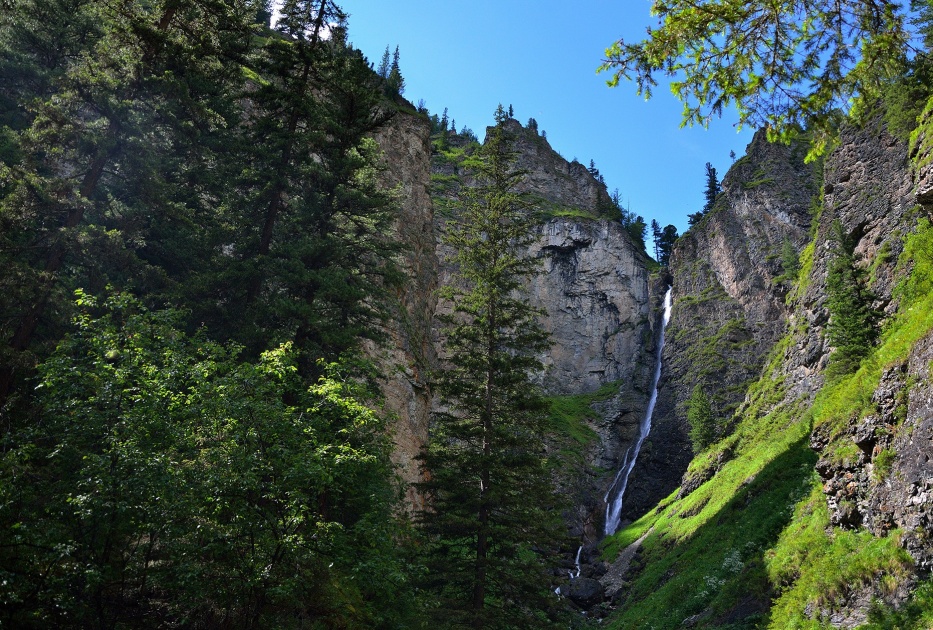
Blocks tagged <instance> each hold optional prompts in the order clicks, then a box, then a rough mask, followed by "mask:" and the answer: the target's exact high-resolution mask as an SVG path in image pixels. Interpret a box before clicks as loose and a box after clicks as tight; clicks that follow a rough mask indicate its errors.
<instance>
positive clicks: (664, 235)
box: [658, 225, 680, 267]
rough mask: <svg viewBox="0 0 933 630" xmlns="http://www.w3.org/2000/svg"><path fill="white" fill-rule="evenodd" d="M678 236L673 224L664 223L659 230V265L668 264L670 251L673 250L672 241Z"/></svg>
mask: <svg viewBox="0 0 933 630" xmlns="http://www.w3.org/2000/svg"><path fill="white" fill-rule="evenodd" d="M679 236H680V235H679V234H678V233H677V226H675V225H666V226H664V229H663V230H661V235H660V237H659V238H658V262H659V263H661V266H663V267H667V266H668V264H670V262H671V252H672V251H674V243H675V242H676V241H677V239H678V238H679Z"/></svg>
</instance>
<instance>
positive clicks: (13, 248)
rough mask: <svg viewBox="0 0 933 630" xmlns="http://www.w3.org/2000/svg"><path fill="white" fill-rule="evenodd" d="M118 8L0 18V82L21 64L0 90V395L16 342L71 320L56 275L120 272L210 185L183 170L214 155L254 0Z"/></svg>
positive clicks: (190, 211)
mask: <svg viewBox="0 0 933 630" xmlns="http://www.w3.org/2000/svg"><path fill="white" fill-rule="evenodd" d="M124 9H125V10H120V11H112V10H110V9H109V8H108V6H106V3H95V2H67V1H66V0H61V1H58V0H56V2H55V3H53V4H52V5H51V6H49V5H48V3H45V2H44V1H43V2H35V1H28V2H22V3H17V4H16V5H15V6H14V7H13V8H12V10H11V11H12V15H11V18H12V19H9V20H7V19H4V20H3V21H2V23H0V45H2V46H3V47H4V50H3V54H2V55H0V57H2V58H3V62H0V63H2V65H3V66H4V68H3V69H2V70H0V75H2V76H0V82H2V83H7V82H9V81H11V79H14V77H16V76H17V75H19V74H21V72H20V70H24V69H25V70H26V76H27V77H28V79H27V80H25V81H22V80H16V83H18V85H19V87H18V88H17V89H16V90H13V91H11V92H6V98H13V99H16V100H18V102H17V104H16V106H15V107H14V108H12V110H11V113H13V112H15V114H13V115H14V116H15V118H16V120H15V123H14V124H15V125H16V129H17V130H18V138H17V141H16V154H17V159H16V160H15V162H16V163H15V164H11V165H10V166H11V170H10V171H8V172H7V174H6V176H5V180H6V182H7V184H6V185H4V187H3V190H2V192H0V197H2V199H0V206H2V209H0V212H2V213H3V215H4V216H5V217H9V218H13V217H16V221H15V225H9V226H8V227H9V228H10V229H9V230H8V231H7V230H4V233H3V234H2V235H0V261H2V263H0V264H2V265H3V267H4V269H5V270H6V273H5V276H4V279H3V280H2V281H0V288H2V289H0V290H2V291H3V293H4V295H5V298H6V299H5V301H4V308H2V311H3V312H2V313H0V322H2V324H0V334H2V335H3V343H4V345H5V348H4V351H2V352H0V354H2V355H3V356H0V404H2V400H3V398H5V396H6V394H7V393H8V391H9V389H10V387H11V385H12V383H13V379H14V374H15V367H16V366H17V365H24V364H28V363H30V362H31V360H29V359H24V358H23V355H24V353H28V351H30V350H31V348H32V347H33V346H34V345H35V343H34V342H35V341H36V338H37V337H38V338H39V339H40V340H41V339H48V338H49V337H54V336H55V335H56V334H58V331H57V330H56V327H58V326H61V325H62V324H64V322H63V321H62V319H65V320H67V317H66V318H61V317H60V314H61V313H62V312H67V310H68V308H70V307H69V306H68V300H67V296H68V295H69V293H70V290H71V289H73V288H75V285H72V286H70V287H69V286H65V283H63V280H66V281H71V282H74V283H75V284H76V283H78V282H80V283H81V284H84V285H85V286H88V285H93V286H97V287H101V286H102V285H103V284H105V283H106V282H109V281H121V282H124V281H126V280H127V278H128V277H132V276H133V274H135V273H139V272H140V271H141V266H142V265H140V264H139V261H138V259H137V256H140V255H146V254H148V253H149V252H143V251H142V250H143V247H141V246H140V243H144V242H145V241H146V240H147V239H148V237H149V236H150V234H148V233H147V232H146V229H147V228H149V227H150V225H151V224H152V223H158V222H162V221H163V220H165V219H167V218H168V215H172V216H174V218H176V219H179V221H178V223H179V224H183V225H192V224H196V222H195V221H193V218H194V216H196V215H197V213H198V211H199V210H200V208H199V207H198V206H199V205H200V204H199V202H197V201H196V196H195V195H192V194H191V193H192V190H193V188H196V187H200V188H201V190H200V192H201V199H204V198H207V197H210V193H208V194H207V195H205V194H204V193H205V192H206V189H205V187H204V184H205V182H204V181H198V183H197V184H195V185H192V184H193V182H194V181H195V180H198V179H199V178H200V176H201V175H203V174H204V172H205V171H204V170H202V169H201V165H203V164H204V162H208V161H210V159H209V158H207V157H206V154H208V153H210V150H211V149H212V148H215V147H214V146H212V145H213V142H214V139H215V138H216V135H217V134H215V133H214V130H216V129H223V128H225V127H227V126H228V123H230V122H231V121H230V120H229V119H228V118H227V115H228V113H229V109H228V110H226V111H225V105H224V104H223V103H224V101H227V102H230V101H231V100H232V99H227V98H225V97H228V96H230V94H231V91H230V86H229V79H230V77H231V67H235V66H237V62H238V61H239V58H240V57H241V55H242V54H243V51H244V50H245V49H246V47H247V46H248V42H249V35H250V33H249V30H248V29H249V25H250V23H251V20H252V17H253V16H254V15H255V7H254V6H250V5H248V4H246V3H217V2H213V1H210V0H198V1H193V2H190V3H186V4H185V6H184V7H182V6H181V4H180V3H175V2H171V3H165V4H164V5H161V6H152V5H151V4H149V3H146V4H131V5H127V6H126V7H125V8H124ZM55 11H62V12H64V14H65V15H67V17H68V22H69V26H68V27H67V28H66V29H64V30H63V29H62V28H60V27H59V26H56V20H55V19H52V18H51V16H50V15H48V14H49V13H50V12H55ZM33 14H35V15H37V16H48V18H49V23H48V24H47V25H45V26H43V27H41V28H38V29H35V30H33V29H32V28H31V18H28V17H27V19H25V20H20V19H19V18H20V17H24V16H31V15H33ZM57 19H58V22H59V23H60V22H61V15H60V16H59V17H58V18H57ZM24 29H28V31H29V32H24ZM208 33H209V34H210V36H207V35H206V34H208ZM46 36H48V37H50V38H52V39H48V40H46V39H44V38H45V37H46ZM25 41H28V42H31V43H30V44H29V45H27V46H21V44H22V43H23V42H25ZM9 46H14V47H15V48H16V52H15V53H13V55H7V51H8V50H9V49H8V47H9ZM10 62H12V63H10ZM20 64H22V65H20ZM15 66H19V70H17V69H16V67H15ZM26 68H28V69H26ZM29 91H32V93H31V94H30V93H29ZM178 94H185V95H186V97H185V98H184V99H180V98H177V95H178ZM234 124H235V123H234ZM194 135H201V136H202V137H201V138H199V139H197V140H196V139H195V138H194V137H193V136H194ZM199 163H200V164H199ZM173 178H177V179H178V181H172V180H173ZM186 232H187V231H186ZM89 250H94V251H93V253H92V252H91V251H89ZM177 251H179V252H183V251H185V250H184V248H180V249H179V250H177ZM194 257H195V255H193V254H191V253H188V254H186V255H185V256H184V257H183V260H185V261H187V262H191V261H193V259H194ZM48 313H53V314H54V316H53V317H48V316H47V315H48Z"/></svg>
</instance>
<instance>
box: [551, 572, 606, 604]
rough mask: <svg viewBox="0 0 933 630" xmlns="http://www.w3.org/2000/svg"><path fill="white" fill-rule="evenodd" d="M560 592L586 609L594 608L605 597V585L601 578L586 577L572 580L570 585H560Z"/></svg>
mask: <svg viewBox="0 0 933 630" xmlns="http://www.w3.org/2000/svg"><path fill="white" fill-rule="evenodd" d="M560 593H561V595H565V596H566V597H568V598H569V599H570V601H572V602H573V603H575V604H576V605H578V606H580V607H581V608H584V609H588V608H592V607H593V606H596V605H597V604H599V603H601V602H602V601H603V599H605V593H604V592H603V585H602V584H600V582H599V580H595V579H592V578H586V577H578V578H575V579H573V580H570V583H569V584H568V585H566V586H561V587H560Z"/></svg>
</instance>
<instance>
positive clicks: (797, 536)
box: [604, 219, 933, 629]
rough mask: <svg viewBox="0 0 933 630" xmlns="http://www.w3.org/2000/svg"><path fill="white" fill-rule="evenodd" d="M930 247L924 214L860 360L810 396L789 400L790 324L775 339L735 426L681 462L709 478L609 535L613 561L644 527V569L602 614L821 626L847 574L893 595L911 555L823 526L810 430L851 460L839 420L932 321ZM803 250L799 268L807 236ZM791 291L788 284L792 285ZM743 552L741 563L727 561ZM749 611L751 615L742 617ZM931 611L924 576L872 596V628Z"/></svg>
mask: <svg viewBox="0 0 933 630" xmlns="http://www.w3.org/2000/svg"><path fill="white" fill-rule="evenodd" d="M931 252H933V228H931V227H930V223H929V221H927V220H926V219H921V220H919V221H918V225H917V229H916V230H915V231H914V232H913V233H911V234H910V235H908V236H907V238H906V241H905V244H904V252H903V254H902V255H901V258H900V260H899V261H898V268H899V269H900V270H901V271H902V272H904V276H903V278H904V279H903V280H902V281H901V283H900V284H899V285H898V287H897V289H896V294H897V296H898V297H899V299H900V304H899V309H898V312H897V314H896V315H895V316H894V318H893V319H892V321H891V322H890V323H889V324H888V326H886V328H885V330H884V331H883V333H882V334H881V336H880V339H879V342H880V343H879V344H878V345H877V346H876V347H873V348H872V349H871V351H870V355H869V357H868V358H866V359H865V360H863V361H862V362H861V364H860V367H859V369H858V371H857V372H855V373H854V374H851V375H846V376H842V377H840V378H839V379H837V380H836V381H834V382H832V383H830V384H829V385H828V386H825V387H824V388H823V389H822V390H821V391H820V392H819V393H818V395H817V397H816V399H815V400H813V401H809V400H803V401H794V400H791V399H788V398H787V391H786V387H785V385H784V381H785V377H784V376H783V374H782V361H783V358H784V356H785V353H786V352H787V350H788V349H789V348H791V347H793V344H795V343H796V342H797V340H796V338H795V335H796V334H797V331H791V333H789V334H788V336H787V337H785V339H784V340H782V341H781V342H780V343H778V344H777V345H776V346H775V349H774V350H773V352H772V357H771V360H770V362H769V364H768V366H767V367H766V368H765V370H764V373H763V376H762V377H761V379H760V380H759V381H758V382H757V383H755V384H754V385H753V386H752V387H751V388H750V389H749V392H748V395H747V401H746V403H745V404H744V405H743V407H742V409H741V411H740V414H739V415H738V418H737V421H738V422H737V425H736V427H735V431H734V433H732V434H731V435H729V436H728V437H726V438H724V439H722V440H721V441H720V442H718V443H715V444H713V445H712V446H711V447H710V448H709V449H708V450H707V451H704V452H702V453H700V454H698V456H697V457H696V458H695V459H694V461H693V462H692V463H691V465H690V469H689V471H688V475H690V474H693V473H699V472H703V471H707V474H712V473H714V476H712V478H711V479H710V480H709V481H707V482H706V483H704V484H702V485H701V486H700V487H699V488H697V489H696V490H694V491H693V492H692V493H690V494H688V495H686V496H683V497H680V498H678V497H677V496H676V495H672V496H670V497H668V498H667V499H665V500H664V501H662V502H661V503H660V504H659V506H658V508H657V510H655V511H652V512H649V513H648V514H646V515H645V516H644V517H642V518H641V519H639V520H638V521H636V522H635V523H633V524H631V525H630V526H629V527H627V528H625V529H624V530H622V531H620V532H619V533H617V534H616V535H615V536H613V537H611V538H609V539H607V541H606V544H605V554H606V555H607V556H608V557H609V559H612V558H613V557H614V554H616V553H618V552H619V551H621V549H622V548H623V547H624V546H625V545H628V544H631V543H632V542H634V541H635V540H637V539H639V538H640V537H642V536H644V535H646V534H647V537H646V539H645V541H644V543H643V547H642V548H643V550H644V553H643V554H642V557H643V564H642V565H641V569H640V570H639V571H638V572H637V573H636V574H635V575H634V576H633V578H632V580H631V584H630V586H629V587H628V590H627V591H626V592H627V598H626V599H625V600H624V601H623V603H622V605H621V606H620V609H619V611H618V613H616V614H615V615H614V616H613V617H612V618H611V619H610V620H609V622H608V624H604V625H608V627H612V628H630V627H648V625H649V624H651V625H653V626H654V627H655V628H671V629H673V628H679V627H682V623H683V621H684V620H685V619H686V618H688V617H692V616H694V615H703V616H702V617H701V619H700V621H699V622H696V623H697V627H721V625H720V621H721V620H722V619H724V618H728V619H730V620H733V621H732V623H734V624H735V625H736V626H739V627H749V626H750V627H770V628H775V629H778V628H780V629H783V628H811V627H812V628H819V627H822V626H820V617H819V616H818V615H814V616H806V615H805V614H804V611H806V610H815V611H818V610H820V609H826V610H833V608H834V606H837V605H838V602H839V601H840V598H842V597H843V596H844V595H845V593H846V592H847V589H849V588H850V587H851V585H866V584H869V583H872V584H880V585H881V587H882V588H883V589H889V590H888V591H886V592H891V591H892V590H893V589H894V588H896V587H897V586H898V585H899V584H900V582H901V581H902V580H903V579H904V577H905V576H906V575H907V574H908V572H909V564H910V560H909V558H908V557H907V555H906V553H905V552H904V551H903V549H901V548H900V546H899V544H898V533H897V532H893V533H891V534H889V535H888V536H887V537H884V538H875V537H874V536H872V535H871V534H870V533H868V532H864V531H863V532H852V531H843V530H839V529H837V528H834V527H831V526H830V524H829V515H828V511H827V507H826V500H825V497H823V496H822V492H821V487H820V483H819V479H818V478H817V477H816V475H815V473H814V470H813V465H814V463H815V460H816V456H815V454H814V453H813V452H812V451H811V450H810V448H809V446H808V442H809V437H810V433H811V429H812V427H821V428H822V430H823V431H824V432H826V431H828V433H829V436H830V444H829V445H828V446H827V447H826V450H825V451H824V453H823V456H825V457H829V458H830V459H834V460H841V459H842V458H845V457H847V455H846V452H845V451H846V449H847V448H850V447H851V446H852V442H851V440H850V439H849V438H848V437H847V436H848V432H847V431H848V428H849V427H850V425H851V422H852V420H853V419H856V418H860V417H863V416H864V415H866V414H868V413H874V412H875V411H876V410H875V404H874V402H873V401H872V394H873V392H874V391H875V389H876V388H877V386H878V383H879V381H880V378H881V374H882V372H883V370H884V369H885V368H887V367H888V366H891V365H895V364H900V363H902V362H903V361H904V360H905V359H906V358H907V356H908V355H909V353H910V351H911V349H912V348H913V347H914V345H915V344H916V343H917V342H918V341H919V340H921V339H923V338H924V337H926V336H927V335H929V334H930V332H931V331H933V290H931V287H933V256H931V255H930V253H931ZM801 261H802V263H803V264H802V267H803V269H802V270H801V276H800V277H801V279H804V278H806V276H807V274H808V273H809V268H810V267H811V266H812V244H811V246H809V247H808V248H807V249H805V250H804V253H803V254H802V255H801ZM907 272H909V273H907ZM800 291H801V289H800V288H799V286H798V287H797V288H795V289H794V291H793V292H792V293H793V294H794V295H799V294H800ZM837 437H842V438H843V439H836V438H837ZM884 459H885V457H882V458H881V463H882V469H883V468H884ZM736 554H737V555H736ZM733 559H736V560H738V562H733V561H732V560H733ZM739 563H741V570H740V571H739V572H738V573H737V574H734V573H732V572H731V571H730V570H729V568H727V565H728V567H737V566H739ZM756 609H757V611H758V614H757V615H756V614H752V615H749V613H748V611H754V610H756ZM931 609H933V606H931V599H930V588H929V585H928V583H927V584H923V585H921V587H920V588H919V589H918V590H917V592H916V593H915V595H914V598H913V599H912V600H911V601H910V602H909V603H908V604H907V605H906V606H904V607H903V608H902V609H901V610H900V611H899V612H898V611H893V610H887V609H885V608H883V607H881V606H876V607H875V609H874V611H873V612H872V617H871V620H870V622H869V626H868V627H869V628H896V627H902V628H912V629H913V628H925V627H927V626H928V625H929V619H930V618H931V617H930V614H931V612H930V611H931ZM741 611H746V612H745V613H744V614H745V615H746V616H745V617H744V618H742V617H740V616H738V615H739V613H740V612H741Z"/></svg>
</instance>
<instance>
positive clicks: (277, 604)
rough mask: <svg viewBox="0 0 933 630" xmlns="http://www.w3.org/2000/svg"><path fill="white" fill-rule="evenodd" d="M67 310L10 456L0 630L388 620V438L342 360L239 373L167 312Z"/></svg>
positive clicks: (270, 359)
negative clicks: (304, 368)
mask: <svg viewBox="0 0 933 630" xmlns="http://www.w3.org/2000/svg"><path fill="white" fill-rule="evenodd" d="M78 307H79V312H80V314H79V316H78V318H77V321H76V328H75V332H74V333H73V334H71V335H69V336H68V337H66V338H65V339H64V340H63V341H62V342H61V343H60V344H59V346H58V348H57V349H56V351H55V353H54V354H53V355H52V356H51V357H50V358H49V359H48V360H47V361H46V362H45V363H44V364H43V365H42V366H41V367H40V374H41V379H40V385H39V401H38V402H39V404H41V415H40V417H41V422H38V421H37V422H34V423H32V424H30V425H28V426H26V427H24V428H23V429H22V430H20V431H18V432H17V433H15V434H12V435H10V436H8V440H7V442H6V449H5V454H4V457H3V460H2V468H3V475H4V478H5V479H6V480H7V482H6V483H4V485H3V488H2V491H0V492H2V497H3V500H2V502H0V527H2V530H0V532H2V533H0V539H2V540H3V541H4V544H2V545H0V548H2V549H3V551H2V553H0V573H2V575H3V576H4V584H5V588H4V605H5V611H6V612H5V613H4V614H5V615H6V619H5V621H7V622H9V623H11V624H12V625H14V626H17V627H40V626H45V627H48V626H55V627H174V626H176V625H178V624H193V625H196V626H204V625H206V626H212V625H217V624H220V623H227V624H231V625H233V626H237V627H273V626H274V627H298V626H299V625H300V624H301V623H302V622H301V621H300V620H302V619H303V620H305V623H310V624H312V625H316V624H323V625H326V626H327V627H335V626H340V627H356V628H364V627H367V628H368V627H395V626H396V625H397V623H398V622H399V621H401V620H402V619H403V617H404V615H405V614H406V607H405V602H406V601H408V600H407V598H406V595H405V592H406V590H407V588H406V586H405V578H404V575H405V571H404V569H405V567H404V565H403V563H402V562H401V561H400V559H399V557H398V552H397V550H396V546H395V544H394V542H393V538H394V537H395V536H397V535H398V533H399V532H398V531H397V530H396V529H395V527H394V525H393V524H392V523H393V521H392V518H391V511H392V509H393V505H394V501H395V496H396V494H395V491H394V489H393V488H392V486H391V485H390V484H389V481H388V480H389V479H390V475H389V474H388V473H389V471H390V468H391V464H390V462H389V459H388V453H389V444H388V442H387V440H386V438H385V436H384V432H383V426H382V423H381V422H380V421H379V420H378V419H377V418H376V416H375V415H374V414H373V413H372V411H370V410H369V409H368V408H367V407H366V406H364V405H363V404H362V403H361V400H362V398H361V397H360V396H361V394H362V393H363V392H362V391H360V390H359V389H358V388H356V387H355V386H354V385H353V384H352V381H348V380H346V377H345V376H344V374H343V372H344V370H343V369H342V368H341V367H340V366H336V365H334V366H329V367H328V372H329V376H328V377H325V378H322V379H321V380H320V381H318V382H317V383H315V384H314V385H312V386H311V387H308V388H305V387H304V386H303V385H302V383H301V382H300V380H298V379H297V378H296V377H297V370H296V366H295V357H294V353H293V352H292V351H291V350H290V348H289V347H288V346H287V345H286V346H282V347H280V348H276V349H273V350H270V351H268V352H265V353H263V355H262V356H261V357H260V359H259V360H258V361H257V362H255V363H246V362H241V361H240V360H239V359H238V358H237V352H238V351H237V349H236V348H232V347H229V346H222V345H219V344H215V343H213V342H211V341H209V340H207V339H206V338H204V337H203V336H201V335H196V336H194V337H188V336H186V335H185V334H184V333H183V332H181V331H180V330H179V329H178V328H177V325H178V323H179V320H180V318H179V314H178V313H174V312H170V311H160V312H149V311H147V310H146V309H144V308H142V307H141V306H140V305H139V304H138V303H137V302H135V301H134V300H132V299H130V298H127V297H126V296H123V295H116V296H114V297H112V298H110V299H109V300H108V301H107V302H106V303H104V304H103V305H101V306H100V307H98V305H97V304H96V302H95V301H94V300H93V299H92V298H91V297H89V296H87V295H84V294H79V300H78ZM286 401H288V402H286ZM409 611H410V609H409ZM221 620H224V621H221Z"/></svg>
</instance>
